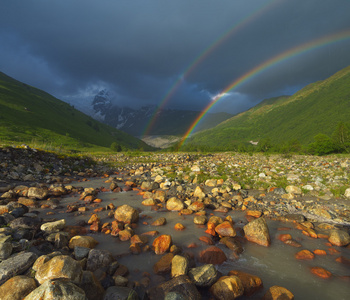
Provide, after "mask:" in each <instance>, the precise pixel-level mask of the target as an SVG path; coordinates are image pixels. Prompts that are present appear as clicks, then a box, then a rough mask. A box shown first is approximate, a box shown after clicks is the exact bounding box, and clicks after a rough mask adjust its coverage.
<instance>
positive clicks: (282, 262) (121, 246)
mask: <svg viewBox="0 0 350 300" xmlns="http://www.w3.org/2000/svg"><path fill="white" fill-rule="evenodd" d="M104 180H105V179H104ZM104 180H103V179H98V180H93V181H87V182H74V183H73V186H75V187H78V186H81V187H102V186H104V187H107V188H108V186H109V183H104ZM98 197H99V198H101V199H102V200H103V201H102V203H101V204H100V206H105V205H108V204H109V203H113V204H114V205H115V206H120V205H123V204H128V205H130V206H132V207H135V208H139V209H140V210H141V213H140V216H141V217H142V216H143V217H142V218H140V221H139V222H138V227H137V228H136V229H135V230H134V231H135V233H136V234H140V233H143V232H146V231H150V230H157V231H159V233H160V234H170V235H171V237H172V240H173V244H176V245H177V246H180V247H181V248H182V249H183V250H185V251H187V252H192V253H194V255H195V259H196V265H199V262H198V260H197V258H198V254H199V252H200V251H201V250H203V249H205V248H207V247H208V246H207V245H205V244H204V243H202V242H201V241H199V240H198V238H199V237H200V236H203V235H206V234H205V232H204V231H205V229H206V228H203V227H201V226H197V225H195V224H194V223H193V218H194V216H193V215H189V216H179V215H178V213H177V212H168V211H152V210H151V208H150V207H147V206H143V205H141V201H142V200H143V199H142V197H141V196H138V195H137V192H134V191H130V192H120V193H111V192H106V193H99V194H98ZM72 202H78V203H82V201H80V200H79V196H78V195H75V196H73V197H65V198H63V199H62V200H61V204H62V206H64V207H66V205H67V204H70V203H72ZM93 209H94V208H91V209H90V211H88V212H85V213H83V214H81V215H79V216H76V213H69V214H67V213H65V212H64V211H65V209H56V210H50V209H45V210H43V211H42V212H41V216H42V217H44V218H56V219H62V218H64V219H66V223H67V224H68V225H75V224H76V223H77V221H78V220H85V221H88V219H89V218H90V216H91V214H92V213H93ZM49 211H52V212H54V214H53V215H49V216H46V213H47V212H49ZM208 213H210V211H209V212H208ZM98 215H99V216H100V218H101V222H102V223H104V222H111V221H112V220H113V219H111V218H108V217H107V211H103V212H100V213H98ZM215 215H218V216H221V217H223V218H225V217H226V216H227V215H230V216H231V217H232V219H233V220H234V221H235V223H236V224H235V228H236V229H237V228H238V227H243V226H244V224H246V223H247V221H246V219H245V218H244V213H243V212H240V211H230V212H229V213H228V214H222V213H215ZM160 217H165V218H166V220H167V224H166V225H164V226H151V225H143V224H142V222H144V221H146V222H148V223H152V222H153V221H154V220H156V219H158V218H160ZM176 223H181V224H183V225H184V226H185V227H186V229H185V230H184V231H176V230H175V229H174V225H175V224H176ZM267 223H268V226H269V230H270V235H271V240H272V244H271V246H270V247H263V246H259V245H256V244H254V243H250V242H245V243H244V244H243V248H244V252H243V253H242V254H241V255H240V256H239V259H235V257H234V256H233V255H232V253H231V251H230V250H229V249H228V248H226V247H225V246H224V245H222V244H217V245H216V246H218V247H220V248H221V249H222V250H223V251H224V252H225V254H226V256H227V257H228V260H227V261H226V262H225V263H224V264H222V265H221V266H217V268H218V270H219V271H220V272H222V274H223V275H226V274H227V272H228V271H230V270H241V271H245V272H248V273H251V274H254V275H257V276H259V277H260V278H261V279H262V281H263V284H264V289H263V290H261V291H260V292H259V293H256V294H254V295H253V296H251V297H250V298H249V299H261V297H262V295H263V294H264V293H265V292H266V290H267V289H268V288H269V287H271V286H273V285H280V286H283V287H285V288H287V289H289V290H290V291H291V292H292V293H293V294H294V295H295V299H318V300H319V299H325V300H326V299H332V300H333V299H344V300H345V299H350V282H349V281H346V280H345V279H342V278H340V276H349V275H350V267H349V266H346V265H344V264H340V263H338V262H336V261H335V259H336V258H337V257H339V256H340V255H342V256H344V257H346V258H348V259H350V249H349V248H344V247H343V248H341V247H334V248H335V249H337V250H338V251H340V254H337V255H331V254H328V252H327V255H326V256H317V255H316V256H315V258H314V259H313V260H311V261H298V260H297V259H295V257H294V255H295V253H297V252H298V251H300V250H302V249H308V250H310V251H313V250H315V249H323V250H326V251H327V249H328V248H329V247H328V246H326V245H325V243H326V242H327V240H325V239H313V238H310V237H307V236H304V235H303V234H302V233H301V231H299V230H296V229H294V228H293V225H292V224H291V223H281V222H277V221H272V220H269V219H267ZM279 227H290V228H291V229H290V230H286V231H278V230H277V228H279ZM281 233H289V234H291V235H292V237H293V239H294V240H296V241H298V242H299V243H301V244H302V247H301V248H294V247H291V246H288V245H286V244H284V243H283V242H281V241H279V240H278V239H277V236H278V235H279V234H281ZM89 235H91V236H93V237H94V238H95V239H96V240H98V241H99V245H98V246H97V247H96V248H97V249H106V250H109V251H110V252H111V253H113V255H115V256H116V257H117V260H118V262H119V263H121V264H124V265H126V266H127V267H128V269H129V271H130V275H129V278H130V279H131V280H138V279H140V278H141V276H142V273H143V272H149V273H150V274H154V273H153V271H152V267H153V265H154V263H155V262H157V261H158V260H159V259H160V257H161V256H159V255H155V254H154V253H153V252H148V253H142V254H139V255H132V254H129V245H130V242H121V241H119V239H118V238H117V237H112V236H110V235H105V234H102V233H91V234H89ZM153 239H154V237H149V243H148V244H149V245H151V244H152V241H153ZM193 242H194V243H196V244H197V246H198V247H197V248H190V249H187V246H188V245H189V244H190V243H193ZM313 266H318V267H323V268H325V269H327V270H329V271H330V272H331V273H332V274H333V276H332V277H331V278H330V279H321V278H318V277H317V276H315V275H313V274H312V273H311V272H310V270H309V268H310V267H313ZM240 299H245V298H244V297H242V298H240Z"/></svg>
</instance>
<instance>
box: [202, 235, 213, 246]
mask: <svg viewBox="0 0 350 300" xmlns="http://www.w3.org/2000/svg"><path fill="white" fill-rule="evenodd" d="M199 240H200V241H202V242H203V243H206V244H207V245H214V242H213V241H212V239H211V238H209V237H207V236H201V237H200V238H199Z"/></svg>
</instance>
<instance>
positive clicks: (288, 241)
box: [283, 240, 301, 248]
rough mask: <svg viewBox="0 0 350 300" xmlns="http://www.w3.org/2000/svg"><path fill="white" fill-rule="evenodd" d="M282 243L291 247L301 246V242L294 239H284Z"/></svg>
mask: <svg viewBox="0 0 350 300" xmlns="http://www.w3.org/2000/svg"><path fill="white" fill-rule="evenodd" d="M283 243H285V244H286V245H289V246H292V247H296V248H300V247H301V244H300V243H298V242H296V241H294V240H285V241H284V242H283Z"/></svg>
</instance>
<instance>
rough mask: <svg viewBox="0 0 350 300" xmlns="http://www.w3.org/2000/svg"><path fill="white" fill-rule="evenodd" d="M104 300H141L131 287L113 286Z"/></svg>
mask: <svg viewBox="0 0 350 300" xmlns="http://www.w3.org/2000/svg"><path fill="white" fill-rule="evenodd" d="M103 300H139V297H138V296H137V293H136V292H135V291H134V290H133V289H131V288H129V287H124V286H111V287H109V288H108V289H107V290H106V294H105V295H104V297H103Z"/></svg>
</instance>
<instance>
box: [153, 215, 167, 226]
mask: <svg viewBox="0 0 350 300" xmlns="http://www.w3.org/2000/svg"><path fill="white" fill-rule="evenodd" d="M165 224H166V219H165V218H163V217H162V218H159V219H157V220H155V221H154V222H153V223H152V224H151V225H152V226H163V225H165Z"/></svg>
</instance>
